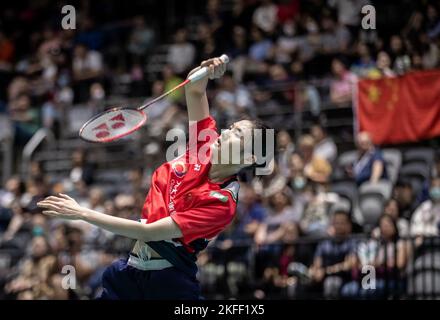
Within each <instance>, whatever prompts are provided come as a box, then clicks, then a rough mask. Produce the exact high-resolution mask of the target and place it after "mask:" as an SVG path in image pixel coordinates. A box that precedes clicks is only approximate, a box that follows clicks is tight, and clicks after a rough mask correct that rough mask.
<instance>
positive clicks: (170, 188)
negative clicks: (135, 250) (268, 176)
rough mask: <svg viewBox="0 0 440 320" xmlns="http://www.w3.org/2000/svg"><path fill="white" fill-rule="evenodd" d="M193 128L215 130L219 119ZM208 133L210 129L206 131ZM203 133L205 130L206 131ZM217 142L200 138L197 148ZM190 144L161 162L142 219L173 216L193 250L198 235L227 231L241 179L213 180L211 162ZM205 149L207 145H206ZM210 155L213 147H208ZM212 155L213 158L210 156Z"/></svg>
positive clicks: (213, 235) (210, 236)
mask: <svg viewBox="0 0 440 320" xmlns="http://www.w3.org/2000/svg"><path fill="white" fill-rule="evenodd" d="M194 125H195V127H191V128H190V134H193V133H194V129H196V130H195V133H196V134H197V137H199V133H200V132H201V131H202V130H204V129H209V130H211V131H212V132H215V138H217V137H218V133H217V128H216V123H215V120H214V119H213V118H212V117H208V118H205V119H203V120H201V121H198V122H197V123H195V124H194ZM204 132H205V133H206V131H204ZM202 135H203V133H202ZM213 142H215V139H212V137H211V139H209V137H207V139H206V140H204V141H197V145H196V147H197V151H198V150H200V148H202V147H203V148H206V147H208V146H209V145H210V144H212V143H213ZM190 150H192V149H191V148H190V147H187V149H186V153H185V155H182V156H180V157H178V158H176V159H174V160H172V161H169V162H166V163H164V164H163V165H161V166H160V167H159V168H157V169H156V171H155V172H154V173H153V176H152V180H151V186H150V190H149V192H148V195H147V197H146V200H145V203H144V207H143V210H142V219H146V220H147V223H152V222H154V221H157V220H160V219H162V218H165V217H168V216H171V218H172V219H173V220H174V221H175V222H176V223H177V224H178V226H179V227H180V229H181V231H182V234H183V237H182V238H180V239H178V241H179V242H181V243H182V244H183V245H184V246H185V248H186V249H187V250H188V251H193V250H192V249H191V248H190V247H189V245H188V244H189V243H190V242H192V241H193V240H196V239H200V238H202V239H211V238H213V237H215V236H216V235H218V234H219V233H220V232H221V231H223V230H224V229H225V228H226V226H227V225H228V224H229V223H230V222H231V221H232V219H233V217H234V214H235V209H236V204H237V196H238V189H239V186H238V182H236V181H233V182H231V183H230V184H229V185H227V186H224V187H223V188H222V187H221V186H222V183H214V182H212V181H210V180H209V175H208V174H209V169H210V167H211V162H207V163H206V164H204V163H203V162H206V161H204V160H203V159H201V161H199V160H200V159H195V158H194V157H191V159H195V160H192V161H189V160H190V155H193V153H191V152H190ZM204 150H205V149H204ZM206 155H207V156H208V157H209V156H210V148H206ZM208 159H209V158H208Z"/></svg>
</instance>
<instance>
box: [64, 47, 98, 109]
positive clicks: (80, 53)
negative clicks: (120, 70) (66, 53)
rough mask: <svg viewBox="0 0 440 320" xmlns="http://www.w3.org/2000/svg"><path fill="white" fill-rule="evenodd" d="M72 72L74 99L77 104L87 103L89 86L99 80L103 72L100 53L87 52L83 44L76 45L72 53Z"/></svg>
mask: <svg viewBox="0 0 440 320" xmlns="http://www.w3.org/2000/svg"><path fill="white" fill-rule="evenodd" d="M72 70H73V81H74V82H75V83H74V91H75V99H76V101H79V102H84V101H87V100H88V99H89V97H90V94H89V88H90V86H91V85H92V83H94V82H96V81H98V80H100V77H101V76H102V75H103V72H104V65H103V61H102V55H101V53H100V52H98V51H94V50H89V49H88V48H87V47H86V46H85V45H83V44H78V45H76V46H75V49H74V51H73V59H72Z"/></svg>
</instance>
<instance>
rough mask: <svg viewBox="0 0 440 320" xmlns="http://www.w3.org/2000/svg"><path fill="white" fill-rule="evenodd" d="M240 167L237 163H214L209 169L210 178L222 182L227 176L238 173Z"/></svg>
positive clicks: (215, 181)
mask: <svg viewBox="0 0 440 320" xmlns="http://www.w3.org/2000/svg"><path fill="white" fill-rule="evenodd" d="M239 170H240V168H239V167H238V166H237V165H236V164H212V165H211V168H210V169H209V180H211V181H212V182H214V183H221V182H223V181H224V180H225V179H226V178H229V177H230V176H233V175H235V174H237V172H238V171H239Z"/></svg>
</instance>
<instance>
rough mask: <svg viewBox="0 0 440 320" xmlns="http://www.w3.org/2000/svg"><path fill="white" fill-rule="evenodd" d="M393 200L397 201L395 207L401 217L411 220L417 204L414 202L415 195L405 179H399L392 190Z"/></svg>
mask: <svg viewBox="0 0 440 320" xmlns="http://www.w3.org/2000/svg"><path fill="white" fill-rule="evenodd" d="M393 198H394V199H396V201H397V206H398V208H399V211H400V215H401V217H403V218H405V219H408V220H409V219H411V216H412V214H413V212H414V210H415V209H416V208H417V205H418V203H417V202H416V201H415V194H414V190H413V187H412V185H411V183H410V182H409V181H408V180H406V179H399V180H398V181H397V182H396V185H395V186H394V189H393Z"/></svg>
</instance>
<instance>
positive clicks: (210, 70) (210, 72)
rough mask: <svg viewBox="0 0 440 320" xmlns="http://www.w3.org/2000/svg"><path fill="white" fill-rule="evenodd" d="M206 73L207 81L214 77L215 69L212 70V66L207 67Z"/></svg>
mask: <svg viewBox="0 0 440 320" xmlns="http://www.w3.org/2000/svg"><path fill="white" fill-rule="evenodd" d="M208 71H209V73H208V74H209V79H214V77H215V69H214V65H210V66H209V67H208Z"/></svg>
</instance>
